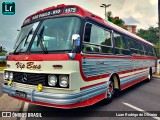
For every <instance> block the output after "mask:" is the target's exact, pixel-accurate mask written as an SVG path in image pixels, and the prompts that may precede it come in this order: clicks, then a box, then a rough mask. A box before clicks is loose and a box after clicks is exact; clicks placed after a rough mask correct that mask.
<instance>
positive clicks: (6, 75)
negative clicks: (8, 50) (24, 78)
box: [4, 71, 9, 79]
mask: <svg viewBox="0 0 160 120" xmlns="http://www.w3.org/2000/svg"><path fill="white" fill-rule="evenodd" d="M4 78H5V79H8V78H9V72H7V71H6V72H5V74H4Z"/></svg>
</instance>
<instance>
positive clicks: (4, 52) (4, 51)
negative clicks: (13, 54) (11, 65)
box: [0, 48, 7, 56]
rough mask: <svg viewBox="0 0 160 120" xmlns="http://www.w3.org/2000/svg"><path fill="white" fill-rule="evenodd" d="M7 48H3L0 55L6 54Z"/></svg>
mask: <svg viewBox="0 0 160 120" xmlns="http://www.w3.org/2000/svg"><path fill="white" fill-rule="evenodd" d="M6 55H7V50H6V49H5V48H3V49H2V52H0V56H6Z"/></svg>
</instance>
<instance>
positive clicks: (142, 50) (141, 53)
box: [138, 42, 144, 55]
mask: <svg viewBox="0 0 160 120" xmlns="http://www.w3.org/2000/svg"><path fill="white" fill-rule="evenodd" d="M138 46H139V53H140V55H144V48H143V45H142V43H141V42H138Z"/></svg>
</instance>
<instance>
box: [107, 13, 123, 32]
mask: <svg viewBox="0 0 160 120" xmlns="http://www.w3.org/2000/svg"><path fill="white" fill-rule="evenodd" d="M107 18H108V21H110V22H112V23H114V24H115V25H118V26H120V27H122V28H124V29H125V27H124V26H125V22H124V21H123V20H122V19H121V18H120V19H114V18H113V15H112V12H111V11H109V12H107Z"/></svg>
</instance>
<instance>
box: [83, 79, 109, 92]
mask: <svg viewBox="0 0 160 120" xmlns="http://www.w3.org/2000/svg"><path fill="white" fill-rule="evenodd" d="M105 83H107V82H106V81H105V82H101V83H97V84H93V85H89V86H84V87H82V88H80V90H84V89H87V88H90V87H94V86H97V85H101V84H105Z"/></svg>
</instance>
